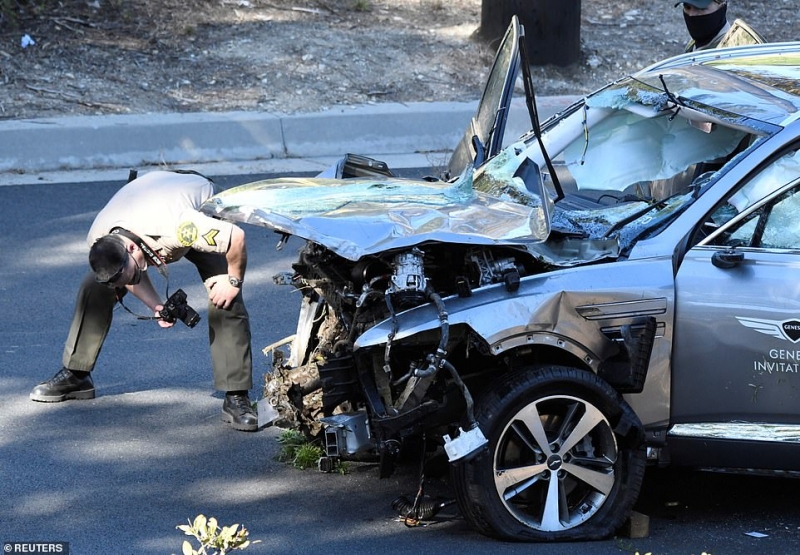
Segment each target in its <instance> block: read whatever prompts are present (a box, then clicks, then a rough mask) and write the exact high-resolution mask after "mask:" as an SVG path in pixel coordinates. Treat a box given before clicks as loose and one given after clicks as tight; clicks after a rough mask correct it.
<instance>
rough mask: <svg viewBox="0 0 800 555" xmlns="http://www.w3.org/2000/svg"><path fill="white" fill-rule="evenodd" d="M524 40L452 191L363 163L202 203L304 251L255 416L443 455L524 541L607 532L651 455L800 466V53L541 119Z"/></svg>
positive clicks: (455, 171) (467, 510)
mask: <svg viewBox="0 0 800 555" xmlns="http://www.w3.org/2000/svg"><path fill="white" fill-rule="evenodd" d="M521 32H522V31H521V29H520V27H519V25H518V23H517V22H516V21H513V22H512V25H511V27H510V28H509V30H508V32H507V34H506V36H505V39H504V41H503V42H502V44H501V46H500V49H499V51H498V53H497V56H496V58H495V62H494V65H493V67H492V70H491V72H490V75H489V80H488V82H487V85H486V87H485V90H484V94H483V96H482V98H481V101H480V103H479V105H478V111H477V115H476V116H475V118H474V119H473V120H472V121H471V122H470V125H469V128H468V130H467V132H466V133H465V135H464V138H463V140H462V141H461V143H460V144H459V145H458V147H457V148H456V149H455V151H454V153H453V156H452V159H451V160H450V163H449V167H448V168H447V171H446V172H445V173H444V175H443V176H442V177H441V178H439V179H433V178H429V179H423V180H410V179H401V178H397V177H395V176H394V175H393V173H392V172H391V170H390V169H389V168H387V167H386V165H385V164H383V163H381V162H378V161H375V160H370V159H366V158H363V157H358V156H348V157H346V158H344V159H343V160H342V162H341V163H340V164H338V165H337V166H336V167H335V168H333V169H332V170H331V172H330V177H325V176H322V177H318V178H309V179H306V178H286V179H273V180H267V181H260V182H256V183H251V184H248V185H243V186H240V187H236V188H233V189H230V190H228V191H225V192H223V193H221V194H219V195H218V196H216V197H214V198H213V199H211V200H209V201H208V202H207V203H206V205H205V206H204V210H205V212H206V213H208V214H211V215H214V216H216V217H219V218H223V219H226V220H231V221H235V222H241V223H246V224H252V225H257V226H264V227H267V228H269V229H272V230H274V231H276V232H277V233H279V234H281V235H282V236H283V237H292V236H293V237H298V238H300V239H302V240H303V242H304V243H303V244H304V246H303V247H302V248H301V250H300V252H299V255H298V258H297V261H296V262H295V263H294V264H293V266H292V268H291V271H289V272H286V273H284V274H281V275H279V276H276V281H277V282H280V283H285V284H288V285H290V286H292V287H295V288H296V289H297V290H298V291H299V292H300V293H301V294H302V301H301V306H300V310H299V320H298V323H297V333H296V334H295V335H293V336H292V337H291V338H288V339H287V340H285V341H278V340H277V339H278V338H275V339H276V341H275V343H274V344H273V345H272V346H270V347H269V348H268V349H267V350H269V351H270V352H272V355H273V371H272V373H271V374H269V375H268V377H267V384H266V390H265V391H266V393H265V399H264V400H263V401H262V402H261V404H260V405H261V408H260V409H259V411H260V412H263V409H264V408H269V409H270V410H273V411H275V413H276V414H277V418H278V420H279V421H280V422H283V423H284V424H289V425H294V426H296V427H297V428H298V429H301V430H303V431H304V432H306V433H307V434H309V435H310V436H316V437H320V438H324V440H325V442H326V443H325V446H326V452H327V455H328V457H329V458H331V459H337V458H343V459H348V458H350V459H359V458H370V457H372V458H373V459H375V460H379V461H380V468H381V474H382V475H383V476H386V475H388V474H390V473H391V471H392V469H393V466H394V464H395V462H396V461H397V460H398V458H399V457H400V456H401V455H402V453H403V452H404V451H408V450H418V449H420V446H422V447H423V448H425V449H427V450H428V452H435V451H436V450H438V452H440V453H441V452H442V451H443V452H444V453H445V454H446V456H447V458H448V461H449V467H450V475H451V481H452V486H453V489H454V492H455V497H456V499H457V501H458V505H459V507H460V509H461V511H462V513H463V515H464V516H465V518H466V519H467V521H468V522H469V523H470V524H471V525H472V526H473V527H474V528H475V529H476V530H478V531H479V532H481V533H484V534H487V535H489V536H493V537H497V538H501V539H509V540H526V541H547V540H577V539H581V540H585V539H596V538H602V537H606V536H608V535H609V534H612V533H613V532H614V531H615V530H616V529H617V528H618V527H620V526H621V525H622V524H623V523H624V522H625V520H626V517H627V516H628V515H629V513H630V511H631V510H632V507H633V506H634V503H635V501H636V499H637V495H638V493H639V489H640V485H641V483H642V479H643V475H644V472H645V467H646V465H647V464H648V462H649V463H652V464H673V465H686V466H691V467H698V468H707V469H726V470H734V471H735V470H744V469H747V470H749V471H765V472H771V471H786V470H794V471H796V470H800V445H799V443H800V393H799V392H800V346H798V342H800V295H799V294H798V291H800V288H799V287H798V285H797V283H798V281H799V280H798V278H797V276H794V275H793V274H792V272H794V271H800V218H799V217H798V214H800V43H787V44H771V45H759V46H748V47H736V48H728V49H722V50H715V51H707V52H698V53H692V54H687V55H682V56H679V57H675V58H671V59H669V60H666V61H664V62H661V63H658V64H656V65H653V66H651V67H649V68H647V69H645V70H642V71H640V72H638V73H636V74H634V75H632V76H630V77H627V78H624V79H621V80H619V81H617V82H614V83H612V84H610V85H608V86H606V87H605V88H603V89H601V90H599V91H597V92H595V93H593V94H591V95H588V96H587V97H585V98H584V99H582V100H580V101H578V102H577V103H575V104H573V105H572V106H570V107H568V108H566V109H565V110H564V111H563V112H561V113H559V114H557V115H555V116H553V117H552V118H550V119H548V120H547V121H545V122H542V123H541V124H540V122H539V118H538V113H537V110H536V103H535V98H534V95H533V92H534V91H533V86H532V82H531V79H530V75H529V72H528V71H527V69H528V63H527V61H526V59H525V53H524V40H522V39H523V38H524V37H521ZM521 49H523V51H522V52H521V51H520V50H521ZM518 73H521V74H522V77H521V80H522V84H523V85H524V91H525V104H524V108H523V110H525V108H526V109H527V110H525V111H527V112H528V114H527V115H526V116H525V117H529V118H530V122H531V128H532V131H531V132H530V133H527V134H525V135H523V136H521V137H520V138H518V139H515V138H508V137H505V136H504V135H505V133H504V130H505V127H506V123H507V121H508V118H509V117H510V114H513V113H515V112H514V111H513V110H512V99H513V97H514V88H515V82H516V80H517V78H518ZM514 102H516V100H514ZM523 113H524V112H523ZM287 270H288V268H287ZM265 404H268V405H269V407H265ZM416 503H417V504H418V503H419V500H417V502H416ZM416 508H417V509H420V507H416ZM422 513H424V511H422Z"/></svg>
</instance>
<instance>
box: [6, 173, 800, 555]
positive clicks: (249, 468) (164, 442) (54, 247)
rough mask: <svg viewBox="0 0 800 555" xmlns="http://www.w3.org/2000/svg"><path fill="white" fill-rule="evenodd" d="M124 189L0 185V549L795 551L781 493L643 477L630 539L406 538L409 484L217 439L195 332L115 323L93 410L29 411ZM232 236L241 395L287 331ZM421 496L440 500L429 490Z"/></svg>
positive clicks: (119, 318) (217, 399) (270, 257)
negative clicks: (239, 264)
mask: <svg viewBox="0 0 800 555" xmlns="http://www.w3.org/2000/svg"><path fill="white" fill-rule="evenodd" d="M125 177H126V176H125V175H120V181H119V182H116V183H64V184H55V185H53V184H48V185H28V186H6V187H0V199H2V217H1V218H0V231H2V234H1V235H0V237H2V246H0V307H1V308H2V314H3V318H2V320H0V368H2V371H1V373H0V522H2V527H1V528H0V544H4V543H6V542H68V543H69V546H70V549H71V550H70V553H72V554H80V555H92V554H103V555H107V554H109V553H114V554H136V555H138V554H151V553H163V554H169V553H180V549H181V543H182V541H183V539H184V536H183V535H182V533H181V532H180V531H178V530H176V529H175V526H176V525H178V524H183V523H185V522H186V520H187V519H190V518H193V517H194V516H196V515H197V514H200V513H203V514H206V515H209V516H215V517H216V518H217V519H218V520H219V521H220V523H221V524H233V523H242V524H244V525H245V526H246V527H247V528H248V529H249V530H250V531H251V538H252V539H257V540H260V541H261V543H258V544H255V545H252V546H251V547H250V548H248V549H247V551H246V552H247V553H252V554H258V553H270V554H283V553H287V554H288V553H325V554H338V553H342V554H344V553H347V554H372V553H389V552H391V553H422V552H431V553H454V552H456V551H457V552H458V553H460V554H463V555H468V554H479V553H480V554H484V553H487V552H489V553H503V554H517V553H520V554H521V553H531V552H535V553H537V554H541V555H552V554H562V553H570V554H572V553H592V554H596V555H610V554H618V553H635V552H637V551H638V552H639V553H641V554H642V555H644V553H653V554H654V555H655V554H687V555H688V554H697V555H699V554H700V553H702V552H707V553H713V554H750V553H753V554H756V553H759V554H760V553H770V554H771V555H780V554H788V553H797V552H800V508H799V507H800V482H799V481H796V480H791V479H774V478H760V477H743V476H724V475H711V474H705V473H694V472H684V471H672V470H658V469H652V470H649V471H648V474H647V478H646V482H645V486H644V491H643V493H642V496H641V501H640V503H639V506H638V509H639V510H640V511H641V512H642V513H644V514H647V515H649V516H650V519H651V520H650V535H649V537H646V538H641V539H630V538H626V537H618V538H612V539H609V540H606V541H601V542H594V543H586V544H551V545H539V546H534V547H532V546H530V545H523V544H507V543H501V542H497V541H493V540H490V539H487V538H484V537H482V536H480V535H478V534H476V533H474V532H473V531H472V530H470V528H469V527H468V526H467V525H466V524H465V522H464V521H463V520H462V519H461V518H460V517H459V516H458V512H457V510H448V511H445V512H444V514H443V515H442V516H441V518H440V519H439V520H438V521H437V522H435V523H433V524H431V525H430V526H427V527H418V528H413V529H412V528H407V527H405V526H404V525H403V524H401V523H399V522H397V521H396V517H395V515H394V514H393V511H392V510H391V507H390V504H391V501H392V500H393V499H394V498H395V497H396V496H397V495H400V494H413V493H414V492H415V491H416V478H415V476H414V469H407V470H402V471H400V472H398V473H397V474H396V475H395V476H393V477H392V478H390V479H387V480H379V479H378V477H377V469H376V468H375V467H374V466H371V465H368V464H364V465H354V466H352V472H351V473H349V474H347V475H338V474H331V475H328V474H321V473H318V472H316V471H311V470H306V471H299V470H296V469H293V468H291V467H289V466H286V465H284V464H282V463H279V462H277V461H275V460H274V457H275V455H276V454H277V452H278V444H277V442H276V441H275V439H276V437H277V435H278V431H277V430H275V429H272V428H268V429H266V430H263V431H261V432H258V433H242V432H235V431H232V430H230V429H228V428H226V427H225V426H223V425H222V423H221V422H220V409H221V404H222V398H221V396H220V395H219V394H217V393H214V392H213V391H212V389H211V367H210V360H209V355H208V346H207V339H206V333H205V326H204V322H201V324H200V325H198V326H197V327H196V328H194V329H188V328H186V327H184V326H181V325H177V326H176V327H175V328H173V329H170V330H161V329H159V328H158V327H156V326H155V325H154V324H153V323H152V322H139V321H137V320H135V319H134V318H133V317H132V316H130V315H129V314H127V313H125V312H123V311H121V310H119V311H118V312H117V313H116V315H115V322H114V326H113V328H112V331H111V333H110V334H109V336H108V339H107V341H106V344H105V347H104V350H103V352H102V354H101V356H100V360H99V363H98V367H97V369H96V373H95V375H94V376H95V385H96V387H97V391H98V397H97V398H96V399H94V400H91V401H69V402H65V403H57V404H42V403H34V402H31V401H30V400H29V399H28V393H29V391H30V389H31V388H32V387H33V386H34V385H35V384H36V383H38V382H40V381H42V380H44V379H47V378H49V377H50V376H51V375H52V374H53V373H55V372H56V370H58V368H59V367H60V359H61V350H62V346H63V340H64V337H65V335H66V332H67V327H68V325H69V320H70V316H71V311H72V303H73V299H74V292H75V288H76V286H77V283H78V282H79V280H80V279H81V277H82V276H83V274H84V271H85V269H86V267H87V263H86V252H87V248H86V243H85V234H86V231H87V230H88V228H89V225H90V223H91V221H92V219H93V218H94V215H95V213H96V212H97V210H99V209H100V208H101V207H102V206H103V204H104V203H105V201H106V200H107V199H108V198H110V196H111V195H112V194H113V192H114V191H115V190H116V188H117V187H119V186H120V185H121V184H122V183H123V181H124V179H125ZM249 180H250V178H248V177H246V176H239V177H236V178H228V179H224V178H220V179H218V181H220V182H221V183H223V184H224V185H233V184H237V183H244V182H246V181H249ZM247 232H248V248H249V254H250V264H249V269H248V273H247V283H246V285H245V289H244V291H245V293H244V294H245V300H246V302H247V305H248V309H249V311H250V315H251V320H252V326H253V349H254V354H255V368H254V376H255V379H256V382H257V384H258V382H260V380H261V379H262V376H263V374H264V372H265V371H266V360H265V359H264V358H263V357H262V356H260V354H259V353H260V349H261V348H262V347H263V346H265V345H267V344H269V343H272V342H274V341H276V340H277V339H280V338H282V337H284V336H286V335H289V334H291V333H293V326H294V318H295V309H296V305H297V301H298V300H297V297H296V296H295V295H294V294H293V293H292V290H291V288H288V287H286V288H281V287H277V286H274V285H273V284H272V281H271V276H272V275H273V274H274V273H276V272H278V271H282V270H286V269H288V268H289V264H290V263H291V261H292V259H293V253H294V251H295V249H296V247H297V244H296V243H295V244H293V243H291V242H290V244H289V245H288V246H287V247H286V248H285V249H284V250H283V251H282V252H277V251H276V250H275V249H274V246H275V244H276V243H277V238H276V236H274V235H273V234H271V233H269V232H266V231H263V230H260V229H256V228H248V229H247ZM153 279H154V281H155V283H157V284H160V285H163V281H161V278H160V276H158V275H154V276H153ZM170 286H171V290H174V289H175V288H177V287H181V288H183V289H184V290H185V291H186V292H187V294H188V296H189V302H190V304H192V305H193V306H194V307H195V308H197V309H198V312H200V314H201V316H203V317H204V316H205V311H204V305H205V302H204V300H203V299H204V292H203V290H202V285H201V284H200V283H199V280H198V279H197V277H196V275H195V274H194V268H193V267H192V266H191V264H189V263H186V262H181V263H178V264H174V265H172V266H171V267H170ZM129 305H130V306H131V308H133V309H134V310H135V309H136V308H138V307H140V306H141V305H137V304H136V301H132V302H131V303H129ZM258 389H259V388H258V385H257V386H256V388H254V391H253V395H254V396H256V395H257V393H258ZM430 488H431V489H432V490H434V491H436V490H442V491H446V489H445V487H444V485H443V484H442V483H441V482H435V483H432V484H431V485H430ZM750 532H758V533H762V534H765V537H758V538H756V537H752V536H750V535H748V533H750Z"/></svg>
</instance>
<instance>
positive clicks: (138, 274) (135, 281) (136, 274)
mask: <svg viewBox="0 0 800 555" xmlns="http://www.w3.org/2000/svg"><path fill="white" fill-rule="evenodd" d="M133 267H134V270H133V276H131V280H130V281H129V282H128V285H139V282H140V281H142V269H141V268H140V267H139V265H138V264H137V263H136V260H134V261H133Z"/></svg>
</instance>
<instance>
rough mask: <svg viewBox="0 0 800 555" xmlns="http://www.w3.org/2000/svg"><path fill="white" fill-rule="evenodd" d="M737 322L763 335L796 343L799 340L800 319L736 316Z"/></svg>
mask: <svg viewBox="0 0 800 555" xmlns="http://www.w3.org/2000/svg"><path fill="white" fill-rule="evenodd" d="M736 319H737V320H739V323H740V324H742V325H743V326H745V327H746V328H750V329H753V330H755V331H757V332H759V333H763V334H764V335H770V336H772V337H774V338H776V339H783V340H786V341H791V342H792V343H797V342H798V341H800V320H766V319H763V318H743V317H741V316H736Z"/></svg>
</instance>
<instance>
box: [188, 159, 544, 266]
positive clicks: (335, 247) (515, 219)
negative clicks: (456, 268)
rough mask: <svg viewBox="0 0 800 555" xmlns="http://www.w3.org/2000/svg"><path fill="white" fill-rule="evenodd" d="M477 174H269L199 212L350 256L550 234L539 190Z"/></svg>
mask: <svg viewBox="0 0 800 555" xmlns="http://www.w3.org/2000/svg"><path fill="white" fill-rule="evenodd" d="M472 177H473V170H472V169H468V170H467V171H465V172H464V174H462V175H461V177H460V178H459V179H457V180H456V181H454V182H428V181H416V180H411V179H399V178H382V179H374V178H357V179H343V180H340V179H324V178H281V179H270V180H265V181H257V182H254V183H250V184H248V185H243V186H240V187H236V188H234V189H230V190H228V191H223V192H222V193H220V194H218V195H216V196H214V197H213V198H211V199H209V200H208V201H207V202H206V203H205V204H204V205H203V207H202V211H203V212H204V213H206V214H209V215H211V216H214V217H218V218H222V219H225V220H229V221H234V222H241V223H248V224H253V225H260V226H264V227H267V228H270V229H273V230H275V231H277V232H279V233H285V234H287V235H294V236H297V237H301V238H303V239H306V240H309V241H313V242H315V243H319V244H320V245H323V246H325V247H327V248H328V249H330V250H332V251H334V252H335V253H337V254H338V255H340V256H342V257H344V258H347V259H349V260H358V259H359V258H361V257H363V256H365V255H369V254H374V253H378V252H381V251H386V250H391V249H396V248H404V247H409V246H413V245H418V244H421V243H424V242H427V241H437V242H444V243H448V242H449V243H459V244H474V245H488V244H508V245H524V244H526V243H539V242H542V241H544V240H546V239H547V237H548V235H549V233H550V225H549V222H550V217H549V211H548V210H547V208H546V207H545V206H543V205H542V203H541V202H538V201H537V200H536V196H535V195H531V194H527V195H526V196H527V197H528V199H527V203H526V204H520V203H519V202H518V199H517V201H516V202H515V200H514V199H513V198H511V197H507V196H506V198H504V196H505V195H502V194H501V195H497V194H487V193H484V192H481V191H478V190H475V189H474V188H473V180H472ZM495 193H496V191H495ZM539 198H543V197H539Z"/></svg>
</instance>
